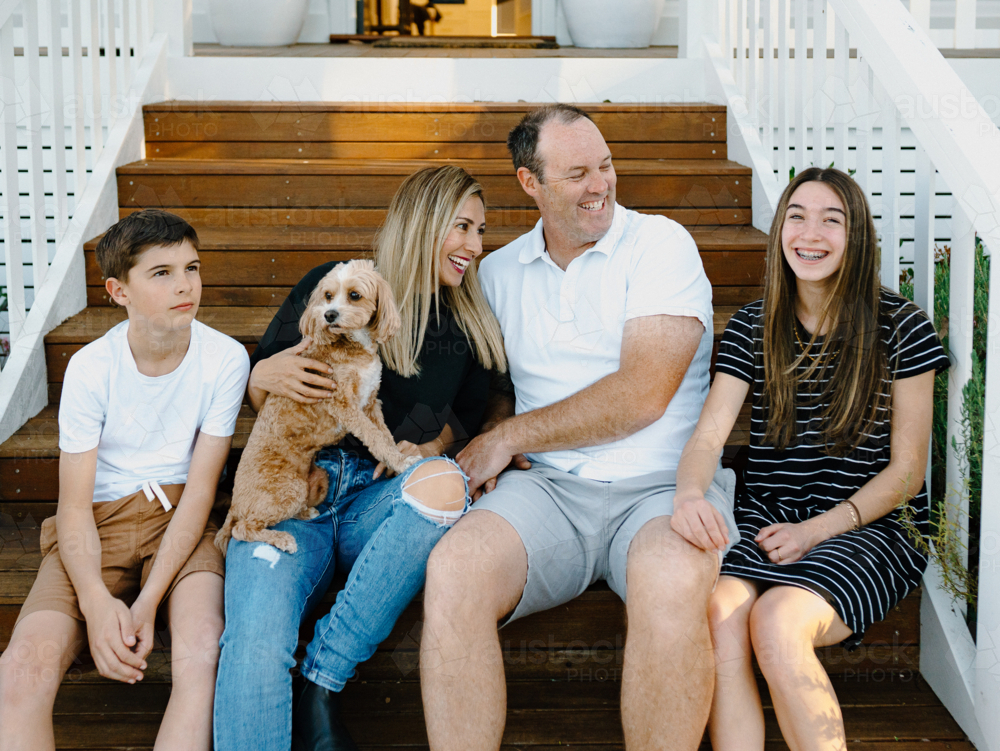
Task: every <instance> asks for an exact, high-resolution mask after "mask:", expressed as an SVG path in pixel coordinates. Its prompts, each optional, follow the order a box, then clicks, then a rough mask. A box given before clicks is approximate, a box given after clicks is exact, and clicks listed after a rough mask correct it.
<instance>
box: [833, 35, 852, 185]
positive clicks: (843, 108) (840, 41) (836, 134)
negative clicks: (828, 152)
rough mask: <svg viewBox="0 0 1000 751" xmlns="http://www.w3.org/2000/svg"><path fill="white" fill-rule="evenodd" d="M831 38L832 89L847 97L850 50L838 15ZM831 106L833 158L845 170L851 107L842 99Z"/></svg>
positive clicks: (840, 168) (849, 84)
mask: <svg viewBox="0 0 1000 751" xmlns="http://www.w3.org/2000/svg"><path fill="white" fill-rule="evenodd" d="M833 40H834V41H833V76H834V78H835V79H836V83H837V85H836V86H835V87H834V90H835V92H836V96H837V97H838V98H840V97H845V98H847V96H848V92H849V91H850V90H851V77H850V68H849V67H848V66H849V65H850V62H851V60H850V57H851V50H850V41H849V39H848V37H847V29H846V28H844V23H843V21H841V20H840V18H839V17H838V18H836V19H835V26H834V32H833ZM833 107H834V109H833V160H834V162H835V166H836V168H837V169H839V170H843V171H844V172H847V117H848V114H849V112H850V109H851V108H850V106H849V104H848V103H847V102H842V101H836V102H834V105H833Z"/></svg>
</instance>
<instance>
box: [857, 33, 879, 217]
mask: <svg viewBox="0 0 1000 751" xmlns="http://www.w3.org/2000/svg"><path fill="white" fill-rule="evenodd" d="M872 82H873V77H872V69H871V67H870V66H869V65H868V61H867V60H866V59H865V58H864V57H862V55H861V53H860V52H858V81H857V84H856V85H857V92H858V107H859V108H860V110H861V112H862V113H863V115H862V117H860V118H858V125H857V128H856V129H855V131H854V137H855V149H854V167H855V172H854V180H855V181H856V182H857V184H858V185H860V186H861V190H863V191H864V192H865V195H866V196H867V198H868V202H869V203H872V195H871V184H872V183H871V144H872V132H873V130H874V127H875V126H874V123H875V112H874V110H875V104H874V97H873V96H872Z"/></svg>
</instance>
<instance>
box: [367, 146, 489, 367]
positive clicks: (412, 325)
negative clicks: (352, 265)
mask: <svg viewBox="0 0 1000 751" xmlns="http://www.w3.org/2000/svg"><path fill="white" fill-rule="evenodd" d="M473 196H477V197H478V198H479V199H480V200H481V201H482V202H483V208H484V209H485V207H486V200H485V198H483V188H482V186H481V185H480V184H479V183H478V182H476V180H475V179H474V178H473V177H472V176H471V175H470V174H469V173H468V172H466V171H465V170H464V169H462V168H461V167H452V166H447V167H428V168H426V169H422V170H420V171H419V172H415V173H414V174H412V175H410V176H409V177H408V178H406V180H404V181H403V184H402V185H400V186H399V190H397V191H396V195H395V196H393V198H392V203H391V204H390V205H389V213H388V215H387V216H386V218H385V223H384V224H383V225H382V227H381V228H380V229H379V231H378V233H377V234H376V236H375V243H374V248H375V265H376V266H377V267H378V270H379V273H380V274H382V276H383V277H385V279H386V281H388V282H389V286H391V287H392V291H393V294H394V295H395V296H396V304H397V305H398V307H399V316H400V319H401V320H402V326H401V328H400V330H399V334H397V335H396V336H395V337H393V338H392V339H391V340H389V341H388V342H386V343H384V344H380V345H379V352H380V354H381V355H382V360H383V362H385V364H386V365H388V366H389V368H391V369H392V370H394V371H395V372H396V373H399V374H400V375H401V376H404V377H410V376H415V375H418V374H419V373H420V365H419V363H418V360H419V357H420V351H421V349H422V348H423V344H424V336H425V334H426V332H427V326H428V325H429V322H430V310H431V298H434V301H435V304H436V305H438V306H439V305H440V300H441V299H442V298H443V299H444V301H445V303H446V304H447V305H448V306H449V307H450V308H451V309H452V310H453V311H454V313H455V319H456V320H457V321H458V325H459V328H460V329H461V330H462V333H464V334H465V335H466V337H468V339H469V342H470V344H471V345H472V348H473V349H474V350H475V353H476V359H477V360H478V361H479V362H480V363H481V364H482V366H483V367H484V368H487V369H493V368H496V369H497V370H499V371H501V372H503V371H506V370H507V358H506V356H505V355H504V348H503V335H502V334H501V333H500V324H499V323H498V322H497V319H496V318H495V317H494V315H493V311H491V310H490V306H489V304H488V303H487V302H486V296H485V295H484V294H483V291H482V289H480V287H479V279H478V278H477V277H476V264H475V263H474V262H473V263H470V264H469V267H468V269H466V271H465V277H464V279H463V281H462V284H461V285H459V286H458V287H443V288H442V287H441V286H440V285H439V284H438V267H439V266H440V253H441V248H442V246H443V245H444V241H445V239H446V238H447V236H448V233H449V232H451V229H452V226H453V224H454V222H455V218H456V217H457V216H458V212H459V211H460V210H461V208H462V206H463V205H465V202H466V201H468V200H469V199H470V198H472V197H473ZM435 312H436V313H437V314H438V316H439V315H440V308H439V307H438V308H436V311H435Z"/></svg>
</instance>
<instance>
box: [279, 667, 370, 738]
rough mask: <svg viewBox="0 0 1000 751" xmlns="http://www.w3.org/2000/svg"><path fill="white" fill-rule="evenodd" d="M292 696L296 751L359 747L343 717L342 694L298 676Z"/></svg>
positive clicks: (293, 735) (293, 731)
mask: <svg viewBox="0 0 1000 751" xmlns="http://www.w3.org/2000/svg"><path fill="white" fill-rule="evenodd" d="M296 683H297V684H298V685H295V686H294V687H293V688H294V689H295V690H294V691H293V697H292V751H358V746H357V744H355V742H354V741H353V740H352V739H351V736H350V734H349V733H348V732H347V728H345V727H344V725H343V723H342V722H341V721H340V694H339V693H337V692H336V691H328V690H327V689H325V688H323V687H322V686H317V685H316V684H315V683H313V682H312V681H308V680H306V679H305V678H299V679H297V681H296Z"/></svg>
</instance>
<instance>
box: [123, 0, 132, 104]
mask: <svg viewBox="0 0 1000 751" xmlns="http://www.w3.org/2000/svg"><path fill="white" fill-rule="evenodd" d="M130 2H131V0H122V89H123V90H124V91H126V92H127V91H128V89H129V84H130V83H131V82H132V30H131V28H130V26H129V23H130V17H129V12H128V6H129V3H130Z"/></svg>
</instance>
